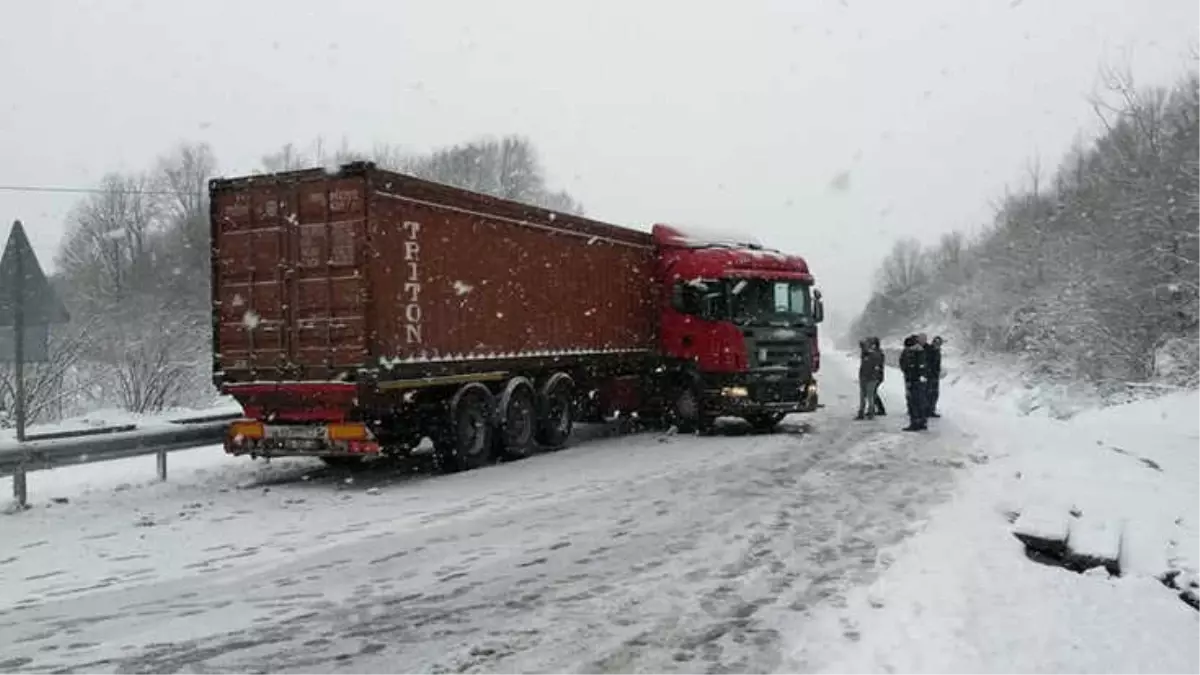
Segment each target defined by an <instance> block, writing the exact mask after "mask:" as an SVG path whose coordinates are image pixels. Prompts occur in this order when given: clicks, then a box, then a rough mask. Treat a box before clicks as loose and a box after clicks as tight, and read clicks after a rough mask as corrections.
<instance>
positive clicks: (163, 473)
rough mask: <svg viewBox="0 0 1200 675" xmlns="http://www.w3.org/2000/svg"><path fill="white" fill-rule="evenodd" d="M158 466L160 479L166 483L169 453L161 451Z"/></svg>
mask: <svg viewBox="0 0 1200 675" xmlns="http://www.w3.org/2000/svg"><path fill="white" fill-rule="evenodd" d="M156 463H157V464H158V479H159V480H162V481H165V480H166V479H167V451H166V450H159V451H158V457H157V462H156Z"/></svg>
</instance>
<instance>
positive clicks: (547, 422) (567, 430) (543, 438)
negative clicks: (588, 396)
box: [537, 373, 575, 450]
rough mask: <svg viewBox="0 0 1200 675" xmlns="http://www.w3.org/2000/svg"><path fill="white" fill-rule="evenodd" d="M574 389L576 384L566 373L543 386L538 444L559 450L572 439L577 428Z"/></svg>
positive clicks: (556, 376) (560, 374)
mask: <svg viewBox="0 0 1200 675" xmlns="http://www.w3.org/2000/svg"><path fill="white" fill-rule="evenodd" d="M574 388H575V385H574V382H572V381H571V378H570V377H568V376H567V375H566V374H564V373H559V374H556V375H554V376H552V377H551V378H550V379H549V380H547V382H546V384H545V385H543V386H542V395H541V397H540V398H541V400H540V405H539V406H538V408H539V410H538V413H539V414H538V425H537V442H538V443H539V444H541V445H542V446H543V447H546V448H548V449H551V450H558V449H559V448H561V447H563V446H564V445H566V444H567V441H568V440H569V439H570V438H571V431H572V430H573V429H574V428H575V405H574Z"/></svg>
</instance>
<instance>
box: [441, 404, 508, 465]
mask: <svg viewBox="0 0 1200 675" xmlns="http://www.w3.org/2000/svg"><path fill="white" fill-rule="evenodd" d="M493 408H494V400H493V399H492V393H491V392H490V391H488V390H487V387H484V386H483V385H482V384H479V383H478V382H474V383H471V384H468V385H466V386H464V387H463V388H462V389H459V390H458V392H457V393H456V394H454V397H453V398H452V399H450V409H449V413H450V414H449V420H447V421H448V424H447V429H446V433H445V435H444V438H443V439H442V441H441V442H440V443H438V444H437V448H436V453H435V458H436V460H437V463H438V465H439V468H440V469H442V470H443V471H445V472H453V471H470V470H471V469H478V468H479V467H481V466H484V465H486V464H488V463H490V462H491V460H492V428H493V425H492V410H493Z"/></svg>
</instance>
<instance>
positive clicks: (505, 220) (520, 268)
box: [210, 163, 657, 383]
mask: <svg viewBox="0 0 1200 675" xmlns="http://www.w3.org/2000/svg"><path fill="white" fill-rule="evenodd" d="M210 192H211V197H212V244H213V323H214V325H213V333H214V337H213V340H214V368H215V371H216V380H217V381H218V382H219V383H233V382H248V381H259V382H272V381H328V380H349V381H353V380H358V379H367V380H374V379H385V380H386V379H393V378H400V377H420V376H425V375H430V374H444V373H448V372H449V373H460V372H476V371H480V370H487V369H489V368H495V366H496V363H497V362H498V361H499V360H502V361H504V362H508V363H511V362H512V361H514V360H516V361H523V360H527V359H529V360H533V359H536V360H546V359H549V360H551V361H553V360H555V359H557V360H563V359H568V360H571V361H576V362H578V361H580V360H586V359H589V358H592V357H594V356H596V355H602V354H604V355H609V357H606V358H611V357H612V356H614V355H621V354H629V355H633V354H644V353H647V352H652V351H653V350H655V348H656V344H657V343H656V325H657V321H656V317H657V304H656V303H657V301H656V295H655V284H654V281H653V274H654V249H653V243H652V240H651V237H650V235H649V234H648V233H645V232H639V231H636V230H630V229H627V228H622V227H617V226H614V225H607V224H605V223H600V222H597V221H593V220H588V219H585V218H579V217H575V216H570V215H566V214H562V213H555V212H552V211H548V210H545V209H539V208H534V207H530V206H525V205H522V204H517V203H514V202H509V201H505V200H500V199H495V198H492V197H487V196H484V195H480V194H477V193H472V192H468V191H465V190H460V189H457V188H453V187H449V186H445V185H440V184H437V183H431V182H428V181H423V180H418V179H416V178H412V177H410V176H404V175H401V174H397V173H392V172H387V171H382V170H379V169H376V168H375V167H374V166H373V165H371V164H366V163H359V164H354V165H349V166H347V167H343V169H342V171H341V172H340V173H337V174H335V175H329V174H327V173H326V172H324V171H321V170H312V171H299V172H289V173H282V174H272V175H265V176H253V177H247V178H237V179H227V180H226V179H221V180H214V181H213V182H212V183H211V186H210Z"/></svg>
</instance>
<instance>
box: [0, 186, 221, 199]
mask: <svg viewBox="0 0 1200 675" xmlns="http://www.w3.org/2000/svg"><path fill="white" fill-rule="evenodd" d="M0 192H48V193H59V194H93V195H108V194H119V195H158V196H164V197H178V196H181V195H188V196H195V195H203V194H204V192H202V191H200V192H184V191H180V190H112V189H108V188H95V187H92V188H86V187H58V186H50V185H0Z"/></svg>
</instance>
